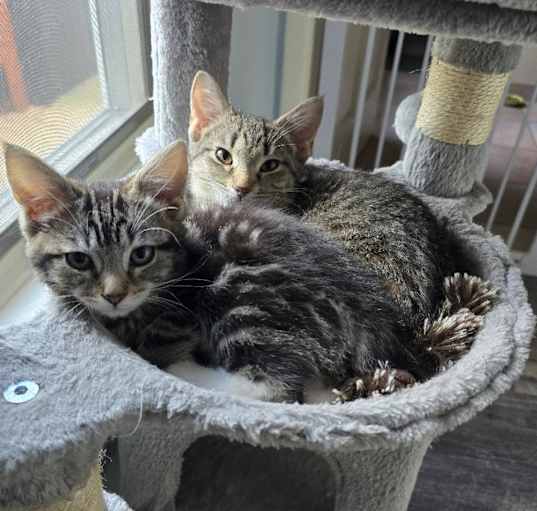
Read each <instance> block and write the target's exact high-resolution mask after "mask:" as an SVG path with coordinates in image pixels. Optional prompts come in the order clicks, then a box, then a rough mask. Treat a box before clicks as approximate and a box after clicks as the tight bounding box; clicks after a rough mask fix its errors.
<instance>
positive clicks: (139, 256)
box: [130, 245, 156, 266]
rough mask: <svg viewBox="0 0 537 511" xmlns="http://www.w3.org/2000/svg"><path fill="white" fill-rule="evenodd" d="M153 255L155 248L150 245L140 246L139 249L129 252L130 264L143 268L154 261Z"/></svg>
mask: <svg viewBox="0 0 537 511" xmlns="http://www.w3.org/2000/svg"><path fill="white" fill-rule="evenodd" d="M155 253H156V252H155V247H152V246H150V245H142V246H141V247H138V248H135V249H134V250H133V251H132V252H131V257H130V260H131V264H133V265H134V266H145V265H146V264H149V263H150V262H151V261H152V260H153V259H154V257H155Z"/></svg>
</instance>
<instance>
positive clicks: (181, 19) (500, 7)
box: [0, 0, 537, 511]
mask: <svg viewBox="0 0 537 511" xmlns="http://www.w3.org/2000/svg"><path fill="white" fill-rule="evenodd" d="M223 4H227V5H223ZM231 5H236V6H250V5H265V6H272V7H274V8H280V9H290V10H295V11H300V12H304V13H310V14H312V15H315V16H322V17H326V18H332V19H342V20H347V21H353V22H357V23H365V24H370V25H375V26H382V27H389V28H400V29H403V30H406V31H411V32H419V33H429V34H434V35H436V36H437V39H436V43H435V46H434V50H433V62H432V66H431V69H430V72H429V79H428V82H427V85H426V88H425V91H424V92H423V94H422V95H420V96H417V97H414V98H410V99H408V100H406V101H405V102H403V104H402V105H401V107H400V109H399V111H398V115H397V126H396V127H397V131H398V133H399V134H400V136H401V137H402V138H403V139H404V140H405V141H406V142H407V144H408V149H407V151H406V153H405V157H404V161H402V162H398V163H397V164H396V165H395V166H394V167H392V168H390V169H382V170H380V172H384V173H385V174H386V176H388V177H389V178H390V179H400V180H404V181H406V182H408V183H410V184H412V185H413V186H414V187H415V188H416V193H418V194H420V195H421V196H422V197H423V198H424V199H425V200H426V201H427V202H428V203H429V204H430V205H431V207H432V208H433V210H434V211H435V212H436V213H437V214H439V215H446V216H448V217H449V218H450V219H451V223H450V229H451V230H452V231H453V233H454V234H455V235H456V236H457V237H458V238H459V239H460V240H461V241H463V242H464V246H465V250H466V251H467V253H468V255H471V256H473V257H474V258H476V259H478V260H479V261H480V268H479V269H480V273H481V275H482V276H484V277H485V278H486V279H488V280H490V281H491V282H492V284H493V285H494V286H496V287H497V288H498V289H499V290H500V300H499V303H498V304H497V305H496V306H495V307H494V308H493V310H492V311H491V312H490V313H489V314H488V315H487V316H486V319H485V324H484V327H483V328H482V330H481V331H480V333H479V334H478V336H477V338H476V340H475V343H474V346H473V347H472V349H471V351H470V352H469V353H468V354H467V355H466V356H465V357H463V358H462V359H461V360H460V361H459V362H458V363H457V364H455V365H454V366H453V367H451V368H450V369H449V370H447V371H445V372H443V373H441V374H440V375H438V376H437V377H435V378H433V379H431V380H430V381H428V382H426V383H424V384H421V385H418V386H416V387H413V388H410V389H406V390H404V391H401V392H398V393H396V394H394V395H390V396H385V397H373V398H370V399H367V400H359V401H355V402H352V403H347V404H344V405H337V406H333V405H329V404H325V405H315V406H314V405H282V404H274V403H262V402H254V401H247V400H241V399H237V398H232V397H229V396H226V395H223V394H218V393H212V392H208V391H205V390H202V389H199V388H196V387H193V386H192V385H189V384H187V383H182V382H181V381H180V380H178V379H176V378H174V377H172V376H170V375H168V374H165V373H162V372H161V371H159V370H158V369H157V368H155V367H153V366H150V365H149V364H147V363H146V362H144V361H143V360H141V359H139V358H138V357H137V356H135V355H133V354H132V353H130V352H129V351H128V350H126V349H125V348H123V347H121V346H117V345H115V344H112V343H110V341H109V340H107V339H106V338H105V336H103V334H102V333H101V332H100V331H99V330H98V329H94V328H93V327H91V326H90V325H86V324H84V323H83V322H81V321H77V320H74V319H70V318H66V317H65V316H62V315H61V314H59V313H56V312H55V311H48V312H46V313H41V314H40V315H38V316H37V317H36V318H35V319H34V320H32V321H30V322H28V323H26V324H21V325H17V326H13V327H9V328H5V329H3V330H2V331H0V418H1V419H0V509H9V510H12V509H39V510H65V509H69V510H75V509H76V510H91V511H97V510H99V511H101V510H105V509H108V510H114V511H123V510H128V509H131V508H132V509H135V510H136V511H143V510H147V511H159V510H168V511H170V510H173V509H176V508H177V509H207V510H215V509H230V510H231V509H241V510H242V509H248V510H253V509H258V510H264V509H267V510H268V509H271V510H274V509H286V510H294V509H296V510H298V509H312V510H316V509H319V510H321V509H323V510H325V509H334V510H338V511H342V510H351V509H363V510H377V511H396V510H404V509H406V508H407V505H408V502H409V500H410V496H411V493H412V490H413V487H414V484H415V480H416V477H417V473H418V470H419V467H420V465H421V462H422V459H423V456H424V454H425V452H426V450H427V448H428V446H429V445H430V443H431V441H432V440H433V439H434V438H436V437H438V436H439V435H441V434H443V433H444V432H446V431H448V430H451V429H453V428H455V427H456V426H458V425H459V424H461V423H463V422H465V421H467V420H469V419H470V418H472V417H473V416H474V415H475V414H476V413H477V412H479V411H480V410H482V409H484V408H485V407H486V406H488V405H489V404H490V403H492V402H493V401H494V400H495V399H496V398H497V397H498V396H499V395H500V394H501V393H503V392H505V391H506V390H507V389H509V387H510V386H511V385H512V383H513V382H514V381H515V380H516V379H517V378H518V376H519V375H520V373H521V372H522V370H523V368H524V364H525V361H526V358H527V355H528V347H529V342H530V338H531V335H532V332H533V328H534V316H533V314H532V312H531V309H530V307H529V306H528V304H527V297H526V292H525V290H524V287H523V284H522V280H521V277H520V272H519V270H518V269H517V268H515V267H514V266H513V264H512V261H511V259H510V257H509V253H508V250H507V248H506V247H505V245H504V244H503V242H502V241H501V240H500V239H498V238H497V237H492V236H490V235H489V234H488V233H486V232H484V231H483V229H481V228H480V227H478V226H476V225H473V224H472V223H471V221H470V218H471V217H472V216H473V215H475V214H476V213H477V212H479V211H481V210H482V209H483V208H484V207H485V205H486V204H487V202H488V201H489V199H490V197H489V194H488V192H487V191H486V190H485V189H484V188H483V187H482V186H481V185H479V184H477V183H476V176H478V175H479V172H480V170H481V168H482V166H483V165H485V161H486V141H487V137H488V135H489V133H490V125H491V122H492V117H493V114H494V111H495V109H496V107H497V105H498V102H499V100H500V97H501V92H502V89H503V87H504V85H505V83H506V80H507V76H508V73H509V72H510V71H511V70H512V69H513V67H514V66H515V64H516V62H517V59H518V56H519V52H520V47H519V46H517V45H516V44H515V43H520V44H522V43H524V44H536V43H537V4H536V3H535V2H533V1H531V0H496V1H495V2H494V3H492V2H491V1H490V0H474V1H464V0H436V1H433V0H392V1H390V2H378V1H375V0H272V1H270V0H265V1H257V0H242V1H241V0H227V1H219V2H218V1H214V2H213V4H208V3H202V2H198V1H193V0H181V1H180V0H153V1H152V19H151V27H152V46H153V55H152V56H153V75H154V87H155V90H154V106H155V126H154V128H152V129H151V130H150V131H149V132H147V133H146V134H145V135H144V137H143V139H142V140H141V141H140V143H139V147H138V153H139V155H140V156H141V158H142V159H145V158H147V157H148V156H149V155H150V154H151V153H153V152H154V151H155V150H156V149H157V148H158V147H161V146H163V145H165V144H167V143H168V142H170V141H172V140H174V139H176V138H177V137H183V138H184V137H185V136H186V129H187V120H188V93H189V89H190V83H191V79H192V77H193V75H194V73H195V71H196V70H198V69H205V70H207V71H209V72H211V73H212V74H213V75H214V76H215V77H216V78H217V79H218V80H219V81H220V83H221V85H222V86H224V87H225V85H226V78H227V65H228V56H229V46H230V45H229V43H230V29H231V9H230V7H229V6H231ZM313 164H316V165H322V166H324V167H326V168H327V169H330V168H331V167H336V166H338V164H337V163H336V162H334V163H326V162H325V161H323V162H320V161H319V162H313ZM24 382H25V383H24ZM110 438H116V439H117V442H116V443H115V445H114V447H113V449H112V451H111V452H112V457H113V461H112V463H111V464H107V470H106V472H105V477H106V487H107V488H108V489H109V490H110V491H113V492H115V493H117V494H119V495H121V497H118V496H116V495H112V494H109V493H107V492H103V491H102V486H101V478H100V477H99V470H98V467H99V453H100V452H101V450H102V448H103V445H104V444H105V442H106V441H107V439H110ZM275 447H276V448H278V450H275V449H273V448H275ZM185 454H186V456H185ZM184 460H186V461H184ZM127 503H128V504H127Z"/></svg>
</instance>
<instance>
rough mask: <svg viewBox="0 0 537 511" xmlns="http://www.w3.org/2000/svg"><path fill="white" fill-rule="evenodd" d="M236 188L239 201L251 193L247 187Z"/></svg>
mask: <svg viewBox="0 0 537 511" xmlns="http://www.w3.org/2000/svg"><path fill="white" fill-rule="evenodd" d="M234 188H235V191H236V192H237V195H238V196H239V199H242V198H243V197H244V196H245V195H246V194H247V193H248V192H249V191H250V188H247V187H246V186H235V187H234Z"/></svg>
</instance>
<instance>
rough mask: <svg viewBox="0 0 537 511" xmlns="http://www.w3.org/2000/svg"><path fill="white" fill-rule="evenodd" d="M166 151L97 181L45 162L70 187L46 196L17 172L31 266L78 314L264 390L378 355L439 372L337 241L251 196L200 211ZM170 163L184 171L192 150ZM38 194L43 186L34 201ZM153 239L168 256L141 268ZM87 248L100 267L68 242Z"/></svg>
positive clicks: (165, 361) (354, 369)
mask: <svg viewBox="0 0 537 511" xmlns="http://www.w3.org/2000/svg"><path fill="white" fill-rule="evenodd" d="M25 158H27V155H26V156H25ZM8 160H9V158H8ZM161 160H164V163H165V164H166V158H165V157H164V158H159V159H157V163H156V164H153V169H152V174H150V177H151V179H150V180H149V181H147V180H146V179H145V177H144V176H145V175H146V174H147V172H148V171H147V170H146V171H143V172H142V177H134V178H132V179H129V180H123V181H117V182H111V183H97V184H91V185H84V184H80V183H73V182H69V181H67V180H63V179H62V178H59V176H57V175H55V174H52V173H51V172H52V171H50V169H47V170H45V171H44V170H43V169H42V168H41V169H39V168H38V170H35V168H34V169H33V170H32V171H31V172H30V174H31V175H32V177H33V178H37V181H39V179H41V178H43V179H45V180H48V185H50V186H45V191H46V193H47V194H48V193H49V192H50V191H51V190H52V191H53V192H54V196H55V197H58V196H61V197H62V200H61V203H59V202H57V201H56V200H55V201H45V202H44V203H43V204H41V205H39V203H37V204H38V206H39V207H36V202H35V201H36V197H37V195H39V194H41V196H43V195H46V194H43V193H42V190H37V191H36V190H34V189H33V186H34V185H33V184H32V183H26V184H21V179H22V178H21V176H23V177H24V176H27V175H28V171H27V169H25V170H20V169H19V171H17V172H15V171H11V172H10V176H11V177H10V179H11V181H10V182H11V183H12V186H13V183H14V184H15V193H16V197H17V199H18V200H19V201H21V204H23V206H24V207H25V213H24V215H23V217H24V222H23V229H24V233H25V236H26V239H27V249H28V254H29V256H30V259H31V261H32V264H33V265H34V268H35V269H36V272H37V274H38V276H39V277H40V278H41V280H42V281H43V282H45V283H46V284H47V285H48V286H49V287H50V289H51V290H52V291H53V292H54V293H56V295H57V296H58V299H59V300H60V301H61V302H62V303H63V304H64V306H65V310H66V312H67V311H70V312H72V313H73V314H77V313H78V312H79V311H80V313H81V314H84V315H87V316H88V318H90V319H92V320H94V321H97V322H99V323H101V324H102V325H104V326H105V327H106V328H108V329H109V330H110V331H111V332H112V333H113V334H115V336H116V337H117V338H118V340H119V341H121V342H123V343H124V344H126V345H127V346H129V347H131V348H132V349H133V350H135V351H137V352H138V353H139V354H141V355H142V356H144V357H145V358H147V359H148V360H149V361H151V362H152V363H155V364H157V365H158V366H160V367H163V368H166V367H168V366H170V365H172V366H173V365H177V363H178V362H184V363H186V364H189V363H190V362H192V361H195V362H197V363H198V364H201V365H204V366H206V367H208V368H218V369H219V370H223V371H225V372H226V374H231V375H236V376H237V378H235V379H234V380H233V382H230V384H229V385H230V386H231V387H234V388H236V387H241V389H243V390H244V389H245V388H246V389H247V391H252V392H254V394H255V395H256V396H257V397H261V398H263V399H271V400H284V401H294V400H298V401H302V400H303V394H304V388H305V385H306V384H307V383H310V382H312V381H313V382H315V381H317V382H319V381H320V382H322V383H323V384H324V385H326V386H327V387H329V388H331V387H337V386H340V385H341V384H342V383H343V382H344V381H346V380H347V379H348V378H350V377H353V376H356V375H359V374H365V373H368V372H370V371H371V370H373V369H375V368H376V367H377V366H378V364H379V361H380V362H383V363H384V362H388V363H389V364H391V365H393V366H395V367H398V368H402V369H407V370H408V371H410V372H412V373H413V374H416V375H418V376H421V377H427V376H429V375H430V374H431V371H432V367H431V368H428V367H427V365H426V364H424V363H423V362H424V361H423V360H422V359H421V357H422V355H419V354H417V353H414V351H413V350H414V343H412V342H410V339H411V337H410V333H409V331H408V330H407V329H406V328H405V327H404V326H403V321H402V318H401V317H400V314H399V308H398V307H397V306H395V304H394V303H393V302H392V300H391V299H390V298H389V297H388V295H387V294H386V292H385V290H384V289H383V286H382V284H381V282H380V281H379V280H378V279H377V278H376V276H375V275H374V274H372V273H370V272H369V271H367V270H363V269H362V268H361V267H360V266H359V265H356V263H355V260H354V259H353V258H352V257H349V256H348V255H347V254H346V253H345V251H344V250H343V249H341V248H339V246H338V245H337V244H336V243H335V242H334V241H332V240H330V239H329V238H327V237H326V236H324V235H323V234H322V233H320V232H319V231H317V230H315V229H314V228H312V227H308V226H307V225H305V224H304V223H303V222H300V221H299V220H298V219H294V218H293V217H290V216H287V215H285V214H283V213H281V212H278V211H276V210H273V209H271V210H269V209H267V210H265V209H259V208H257V207H253V206H250V205H248V204H246V203H245V204H237V205H232V206H230V207H216V208H212V209H204V210H199V211H193V212H191V213H190V214H188V215H187V214H186V211H185V209H184V207H183V206H184V205H183V203H182V199H181V197H180V195H179V196H176V197H173V196H172V195H171V194H170V193H168V192H163V186H155V182H154V178H155V176H156V177H159V178H160V177H162V176H161V175H160V174H159V172H160V170H159V166H160V164H161ZM169 163H171V164H169ZM8 164H9V165H10V166H11V163H10V162H9V161H8ZM168 164H169V165H168ZM168 164H167V168H168V170H169V171H170V172H172V174H173V173H174V172H176V168H177V167H179V168H180V167H181V166H185V165H186V161H185V162H183V161H182V160H181V159H179V161H171V162H168ZM24 165H26V166H27V165H28V162H26V163H24ZM32 165H33V166H34V167H35V166H36V162H35V161H32V162H31V163H30V167H31V166H32ZM37 167H39V165H37ZM37 167H36V168H37ZM150 170H151V169H150ZM43 172H44V173H45V174H44V177H43ZM144 172H145V174H144ZM168 177H169V179H172V180H173V179H174V177H173V176H168ZM176 181H177V182H178V183H180V184H181V183H182V181H181V179H178V180H176ZM160 183H162V181H160ZM157 184H158V179H157ZM26 185H28V186H26ZM164 185H168V180H166V181H165V182H164ZM51 187H52V188H51ZM171 189H173V187H172V188H171ZM25 193H29V194H30V195H31V194H33V195H34V196H33V197H32V199H31V200H30V201H29V202H25V201H26V199H24V198H23V197H25ZM39 200H42V199H39ZM172 204H173V205H172ZM36 212H37V214H36ZM140 245H144V246H148V245H150V246H152V247H155V250H156V256H155V258H154V259H153V260H151V262H149V263H147V264H146V265H143V266H141V267H133V266H132V261H131V259H130V256H129V255H132V251H133V249H134V248H135V247H137V246H140ZM78 251H80V252H84V253H85V254H88V256H89V257H90V258H91V260H92V261H93V263H92V266H91V268H89V269H84V270H77V269H75V268H73V267H71V266H70V264H69V263H68V259H67V258H66V255H65V254H67V253H72V252H78ZM110 281H111V282H112V283H114V285H118V286H120V287H121V288H122V289H123V290H125V296H124V298H123V300H122V301H120V302H118V303H117V304H116V305H112V304H110V303H108V305H106V304H105V303H104V302H103V289H104V287H106V285H108V284H109V282H110ZM107 283H108V284H107ZM74 341H76V340H74ZM248 382H252V384H255V385H252V386H249V385H248ZM254 387H255V389H257V390H255V391H254V390H252V389H253V388H254ZM241 391H242V390H241Z"/></svg>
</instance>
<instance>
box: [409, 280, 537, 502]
mask: <svg viewBox="0 0 537 511" xmlns="http://www.w3.org/2000/svg"><path fill="white" fill-rule="evenodd" d="M525 280H526V286H527V288H528V292H529V294H530V301H531V302H532V306H533V309H534V311H537V278H527V279H525ZM533 510H537V340H535V339H534V344H533V351H532V354H531V357H530V360H529V362H528V366H527V369H526V372H525V374H524V376H523V377H522V379H521V380H520V382H519V383H517V384H516V385H515V387H514V388H513V389H512V390H511V391H510V392H509V393H507V394H506V395H505V396H503V397H501V398H500V399H499V400H498V401H497V402H496V403H495V404H494V405H492V406H491V407H490V408H488V409H487V410H485V411H484V412H482V413H481V414H479V416H478V417H476V418H475V419H474V420H472V421H470V422H469V423H467V424H465V425H464V426H461V427H460V428H458V429H457V430H455V431H454V432H452V433H449V434H447V435H444V436H443V437H441V438H440V440H439V441H438V442H436V443H434V444H433V446H432V447H431V449H430V450H429V452H428V453H427V455H426V457H425V460H424V463H423V466H422V468H421V471H420V475H419V477H418V482H417V484H416V489H415V491H414V495H413V497H412V501H411V503H410V507H409V511H533Z"/></svg>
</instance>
